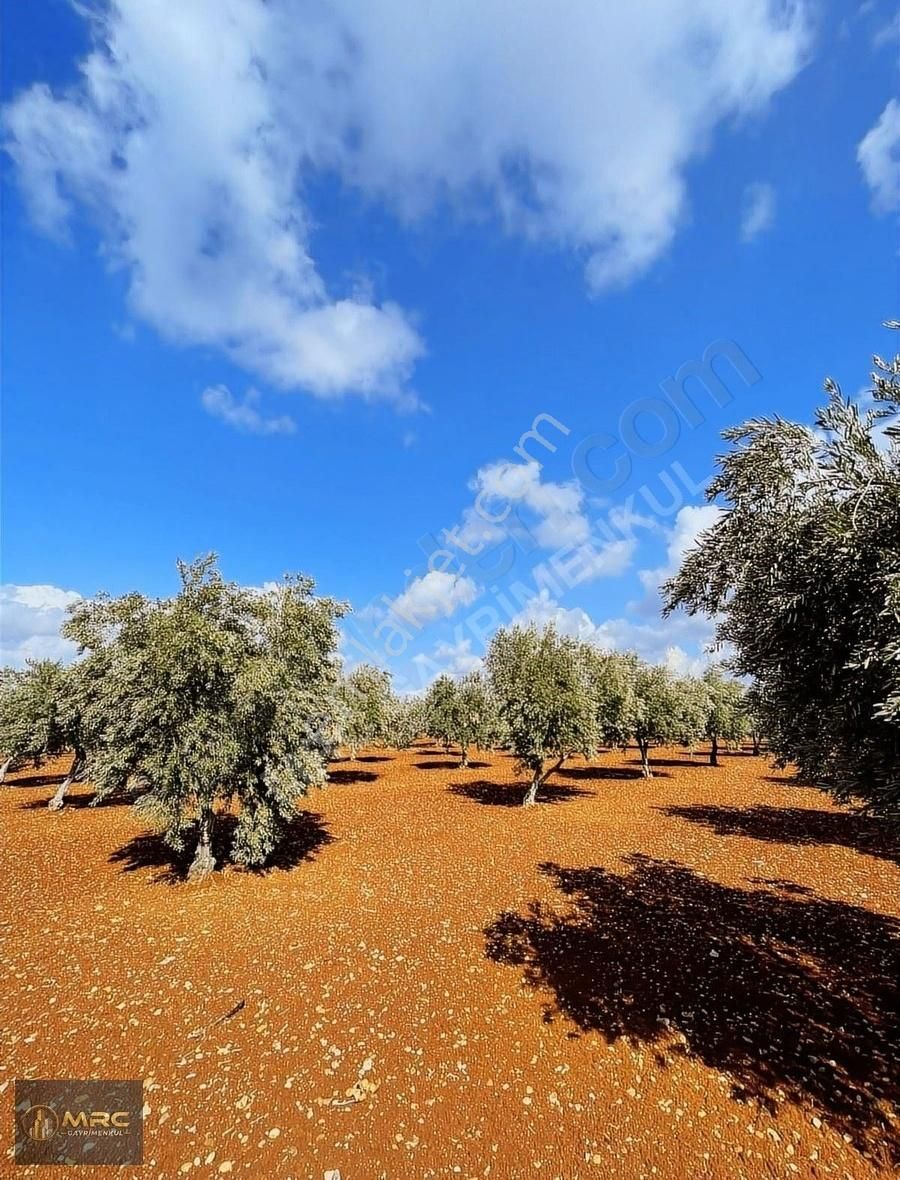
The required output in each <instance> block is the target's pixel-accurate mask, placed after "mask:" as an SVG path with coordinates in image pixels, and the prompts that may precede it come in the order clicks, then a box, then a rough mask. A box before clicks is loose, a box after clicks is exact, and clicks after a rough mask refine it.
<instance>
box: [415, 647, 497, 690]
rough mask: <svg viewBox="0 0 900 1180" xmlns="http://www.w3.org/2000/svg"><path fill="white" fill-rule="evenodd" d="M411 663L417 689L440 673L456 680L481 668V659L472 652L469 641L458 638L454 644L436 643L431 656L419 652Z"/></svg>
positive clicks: (424, 685)
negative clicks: (417, 677)
mask: <svg viewBox="0 0 900 1180" xmlns="http://www.w3.org/2000/svg"><path fill="white" fill-rule="evenodd" d="M412 663H413V666H414V667H415V668H416V670H417V672H418V675H419V681H420V683H419V686H418V687H420V688H424V687H426V686H427V685H428V684H430V683H431V681H432V680H434V679H435V678H436V677H437V676H440V675H441V674H442V673H445V674H447V675H449V676H453V677H455V678H457V679H458V678H459V677H460V676H465V675H466V673H468V672H475V671H477V670H478V669H479V668H480V667H481V665H482V659H481V657H480V656H476V655H475V654H474V652H473V651H472V640H471V639H464V638H460V639H458V640H457V641H456V642H454V643H449V642H447V641H444V640H442V641H441V642H439V643H436V644H435V646H434V648H433V650H432V652H431V654H428V653H427V652H419V653H417V654H416V655H414V656H413V658H412Z"/></svg>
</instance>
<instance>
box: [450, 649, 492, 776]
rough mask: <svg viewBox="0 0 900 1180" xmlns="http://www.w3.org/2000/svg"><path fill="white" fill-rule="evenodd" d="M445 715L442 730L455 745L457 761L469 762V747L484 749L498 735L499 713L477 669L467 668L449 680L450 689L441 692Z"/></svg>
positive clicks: (488, 688)
mask: <svg viewBox="0 0 900 1180" xmlns="http://www.w3.org/2000/svg"><path fill="white" fill-rule="evenodd" d="M444 701H445V702H446V705H447V707H446V710H445V712H446V716H445V718H444V720H443V722H442V723H441V728H442V731H443V734H445V735H446V738H447V739H448V740H449V742H451V743H452V744H453V745H457V746H459V765H460V769H464V768H465V767H467V766H468V765H469V748H470V747H471V746H474V747H475V748H476V749H481V750H487V749H489V748H490V747H491V746H492V745H494V744H495V743H496V742H497V741H498V739H499V736H500V732H501V725H500V717H499V714H498V712H497V703H496V701H495V700H494V696H493V693H492V692H491V690H490V686H489V685H488V683H487V681H486V680H485V678H484V677H483V676H482V675H481V673H480V672H470V673H469V674H468V675H467V676H463V678H462V679H461V680H458V681H456V682H455V683H454V684H453V688H452V692H450V693H449V694H446V693H445V694H444Z"/></svg>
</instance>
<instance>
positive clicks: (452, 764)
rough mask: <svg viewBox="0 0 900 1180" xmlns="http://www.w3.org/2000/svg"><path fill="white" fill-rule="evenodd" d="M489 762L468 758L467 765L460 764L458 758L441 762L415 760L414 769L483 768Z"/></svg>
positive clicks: (488, 764)
mask: <svg viewBox="0 0 900 1180" xmlns="http://www.w3.org/2000/svg"><path fill="white" fill-rule="evenodd" d="M486 766H490V762H476V761H475V760H474V759H470V761H469V763H468V765H467V766H460V764H459V759H458V758H447V759H444V761H442V762H417V763H416V770H484V768H485V767H486Z"/></svg>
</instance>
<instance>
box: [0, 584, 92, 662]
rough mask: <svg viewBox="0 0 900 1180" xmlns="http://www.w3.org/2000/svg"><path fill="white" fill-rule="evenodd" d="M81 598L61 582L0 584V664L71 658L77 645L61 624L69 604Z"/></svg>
mask: <svg viewBox="0 0 900 1180" xmlns="http://www.w3.org/2000/svg"><path fill="white" fill-rule="evenodd" d="M80 598H81V595H80V594H78V593H77V592H76V591H75V590H61V589H60V588H59V587H58V586H15V585H12V584H11V583H7V584H6V585H3V586H0V664H2V665H4V666H7V667H13V668H21V667H22V666H23V664H24V663H25V661H26V660H45V659H46V660H70V659H72V658H73V657H74V655H75V652H76V648H75V645H74V644H73V643H70V642H69V640H67V639H63V638H62V637H61V636H60V634H59V628H60V626H61V625H62V623H63V620H64V619H65V617H66V608H67V607H68V606H70V605H71V604H72V603H73V602H77V601H78V600H79V599H80Z"/></svg>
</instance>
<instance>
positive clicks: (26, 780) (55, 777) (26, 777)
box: [0, 771, 69, 789]
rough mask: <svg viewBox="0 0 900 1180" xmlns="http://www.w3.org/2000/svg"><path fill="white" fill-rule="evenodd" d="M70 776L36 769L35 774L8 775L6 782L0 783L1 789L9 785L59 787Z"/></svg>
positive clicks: (15, 786)
mask: <svg viewBox="0 0 900 1180" xmlns="http://www.w3.org/2000/svg"><path fill="white" fill-rule="evenodd" d="M68 777H69V776H68V775H67V774H42V773H41V772H40V771H36V772H35V773H34V774H16V775H7V778H6V782H4V783H0V789H6V788H7V787H9V788H12V789H16V788H19V787H23V788H26V787H58V786H59V784H60V783H61V782H63V781H64V780H65V779H67V778H68Z"/></svg>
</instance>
